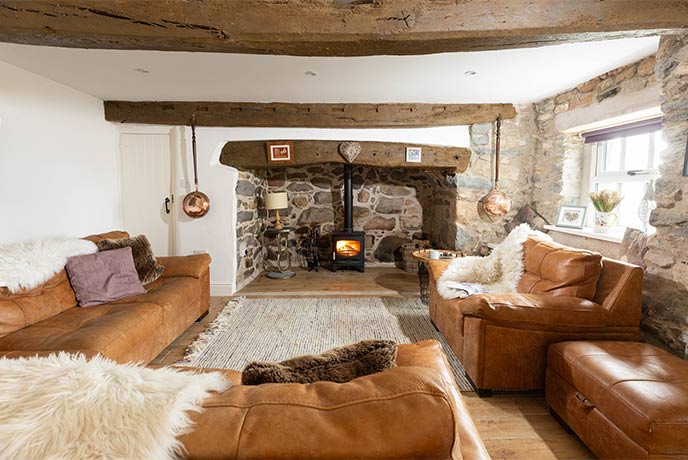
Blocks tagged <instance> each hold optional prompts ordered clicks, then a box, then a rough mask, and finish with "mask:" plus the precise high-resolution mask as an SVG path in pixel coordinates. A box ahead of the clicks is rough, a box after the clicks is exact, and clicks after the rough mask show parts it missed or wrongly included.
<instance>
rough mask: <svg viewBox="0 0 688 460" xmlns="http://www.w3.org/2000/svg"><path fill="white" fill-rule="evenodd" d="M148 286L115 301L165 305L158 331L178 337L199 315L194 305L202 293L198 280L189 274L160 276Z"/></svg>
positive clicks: (157, 332)
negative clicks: (132, 294) (176, 276)
mask: <svg viewBox="0 0 688 460" xmlns="http://www.w3.org/2000/svg"><path fill="white" fill-rule="evenodd" d="M145 287H146V293H145V294H141V295H137V296H133V297H126V298H124V299H121V300H116V301H115V302H112V304H113V305H118V304H137V303H146V304H155V305H159V306H160V307H161V308H162V317H163V326H162V327H161V328H159V329H158V330H157V331H156V334H159V335H160V336H163V337H166V338H167V340H168V342H171V341H173V340H174V339H176V338H177V337H178V336H179V334H181V333H182V332H184V331H185V330H186V328H188V327H189V324H192V323H193V322H194V321H195V320H196V318H198V310H197V309H196V308H193V305H194V304H195V303H196V302H198V298H199V297H200V295H201V285H200V284H199V282H198V280H196V279H194V278H189V277H179V278H158V279H157V280H156V281H154V282H152V283H150V284H147V285H146V286H145Z"/></svg>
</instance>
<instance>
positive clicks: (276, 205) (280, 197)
mask: <svg viewBox="0 0 688 460" xmlns="http://www.w3.org/2000/svg"><path fill="white" fill-rule="evenodd" d="M288 207H289V199H288V198H287V192H273V193H266V194H265V209H267V210H268V211H270V210H272V209H274V210H275V230H282V222H280V215H279V210H280V209H286V208H288Z"/></svg>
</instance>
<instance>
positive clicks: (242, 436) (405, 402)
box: [180, 340, 490, 460]
mask: <svg viewBox="0 0 688 460" xmlns="http://www.w3.org/2000/svg"><path fill="white" fill-rule="evenodd" d="M221 372H224V373H225V374H226V375H227V376H228V378H229V379H230V380H231V381H232V382H233V383H234V384H235V386H232V387H231V388H229V389H228V390H227V391H225V392H223V393H221V394H218V395H215V396H212V397H210V398H208V399H207V400H206V401H205V402H204V403H203V407H204V410H203V412H201V413H200V414H193V415H192V419H193V421H194V422H195V424H196V425H195V427H194V429H193V431H192V432H190V433H188V434H186V435H183V436H181V438H180V440H181V441H182V442H183V444H184V446H185V447H186V449H187V451H188V456H189V458H191V459H196V460H201V459H202V460H220V459H222V460H231V459H244V458H251V459H265V460H268V459H269V460H279V459H284V460H286V459H300V460H308V459H348V460H356V459H361V460H362V459H365V460H373V459H386V460H393V459H399V460H402V459H403V460H411V459H421V458H432V459H436V460H440V459H452V460H459V459H463V460H488V459H489V458H490V457H489V455H488V453H487V451H486V450H485V447H484V445H483V443H482V441H481V440H480V437H479V435H478V432H477V430H476V428H475V425H474V424H473V421H472V420H471V418H470V415H469V414H468V411H467V410H466V407H465V406H464V404H463V400H462V398H461V395H460V394H459V392H458V390H457V387H456V383H455V381H454V377H453V375H452V374H451V371H450V370H449V365H448V363H447V360H446V357H445V356H444V353H443V351H442V347H441V346H440V344H439V343H438V342H436V341H434V340H428V341H425V342H419V343H416V344H409V345H399V348H398V354H397V367H396V368H394V369H390V370H388V371H385V372H381V373H378V374H372V375H368V376H365V377H360V378H357V379H354V380H352V381H350V382H347V383H343V384H339V383H332V382H318V383H313V384H309V385H302V384H264V385H258V386H245V385H241V384H240V382H241V374H240V373H239V372H235V371H221Z"/></svg>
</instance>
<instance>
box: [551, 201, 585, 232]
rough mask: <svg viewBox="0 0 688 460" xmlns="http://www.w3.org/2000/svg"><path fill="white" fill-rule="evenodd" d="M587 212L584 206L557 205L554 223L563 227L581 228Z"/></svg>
mask: <svg viewBox="0 0 688 460" xmlns="http://www.w3.org/2000/svg"><path fill="white" fill-rule="evenodd" d="M587 212H588V208H587V207H586V206H566V205H562V206H559V214H557V224H556V225H557V227H564V228H579V229H580V228H583V226H584V225H585V214H586V213H587Z"/></svg>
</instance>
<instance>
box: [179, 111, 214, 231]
mask: <svg viewBox="0 0 688 460" xmlns="http://www.w3.org/2000/svg"><path fill="white" fill-rule="evenodd" d="M191 148H192V150H193V170H194V186H195V188H196V190H195V191H193V192H191V193H189V194H187V195H186V196H185V197H184V201H183V203H182V209H184V212H185V213H186V215H187V216H189V217H193V218H194V219H198V218H199V217H203V216H205V215H206V214H208V211H210V198H208V195H206V194H205V193H203V192H199V191H198V166H197V163H198V160H197V158H196V115H195V114H194V115H192V116H191Z"/></svg>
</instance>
